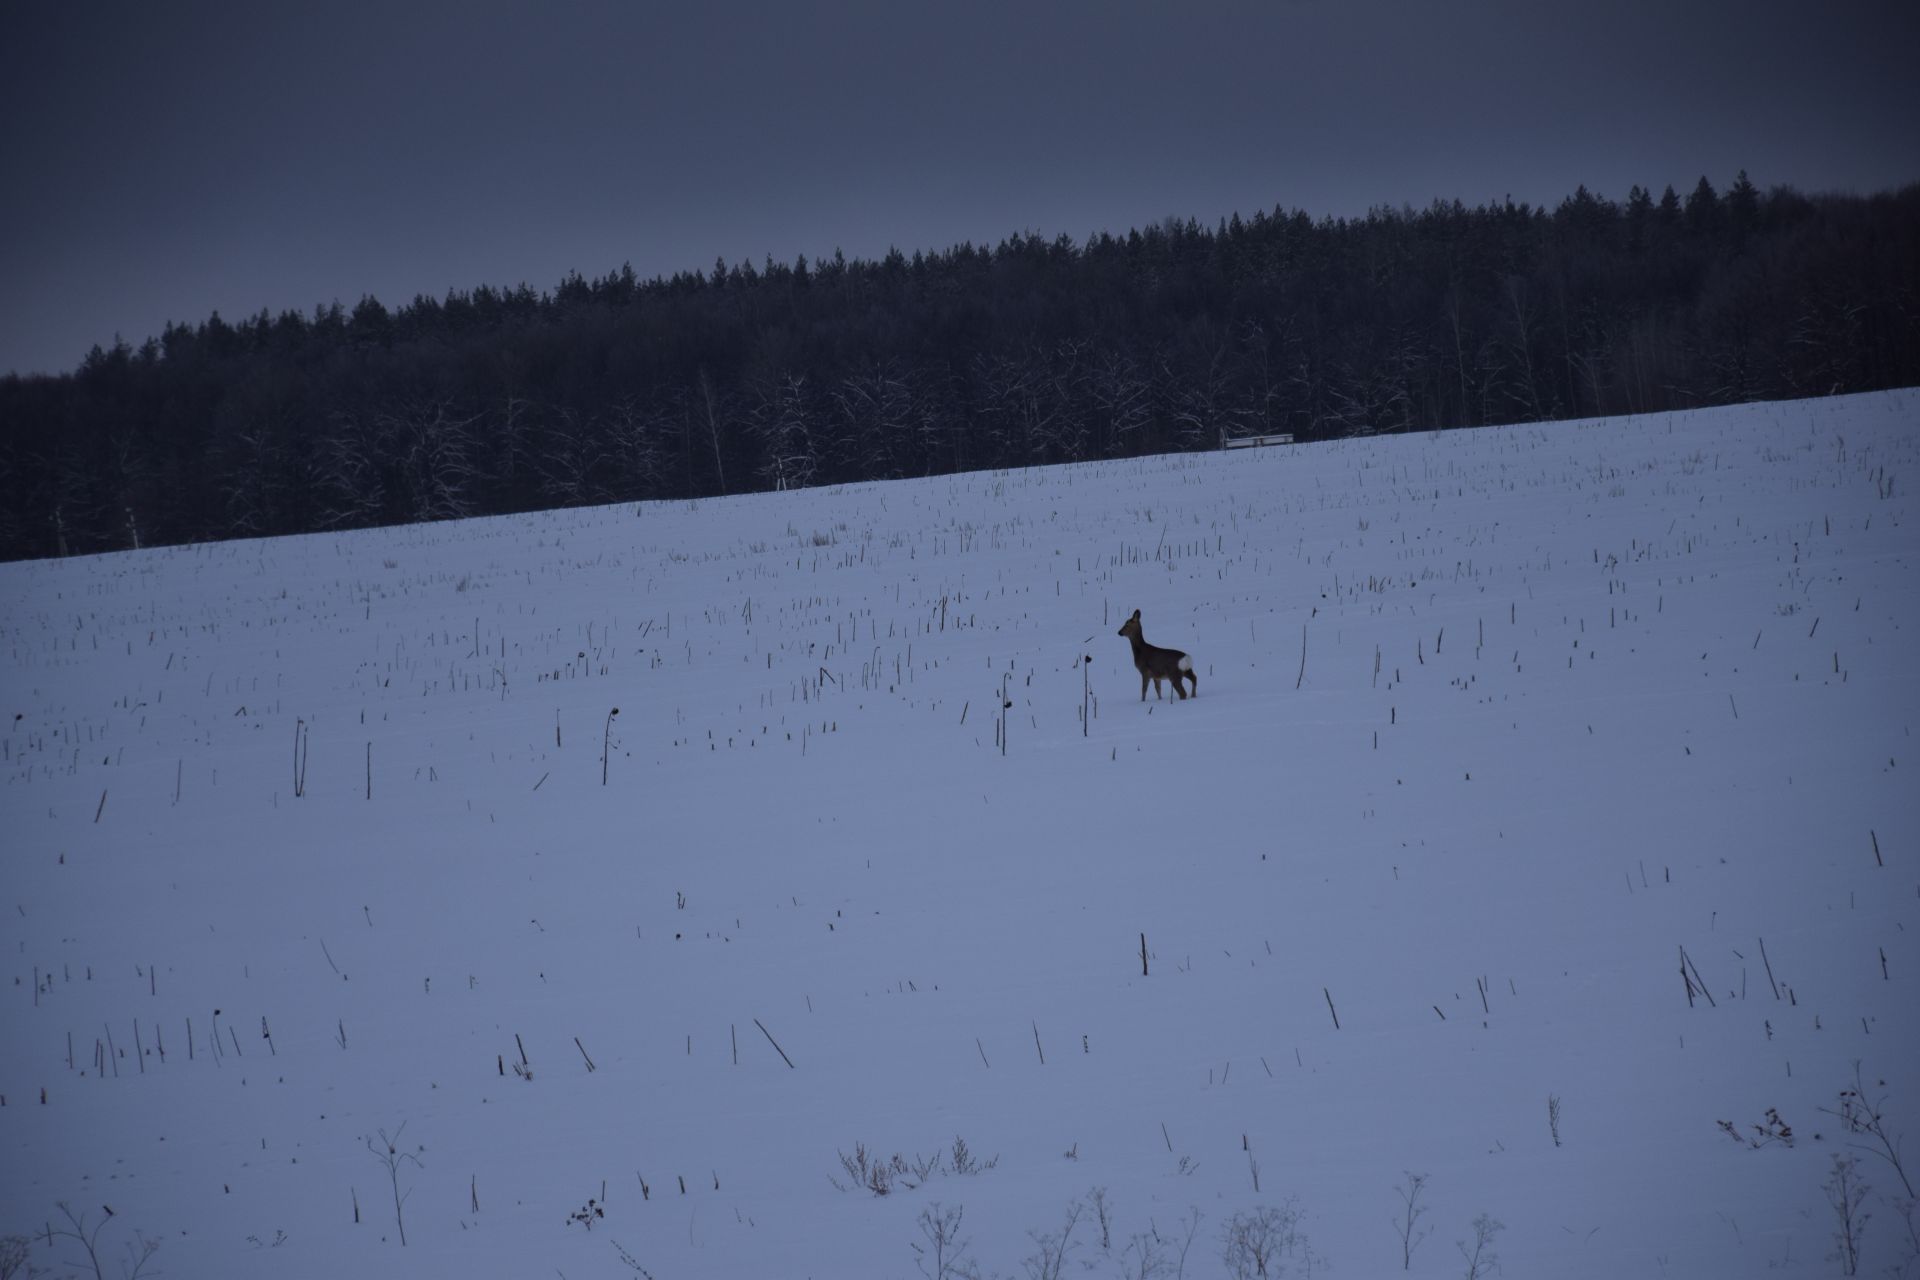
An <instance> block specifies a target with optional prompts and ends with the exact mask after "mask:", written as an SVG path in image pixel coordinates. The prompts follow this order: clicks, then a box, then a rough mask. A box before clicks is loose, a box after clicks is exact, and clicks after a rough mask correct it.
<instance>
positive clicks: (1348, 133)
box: [0, 0, 1920, 373]
mask: <svg viewBox="0 0 1920 1280" xmlns="http://www.w3.org/2000/svg"><path fill="white" fill-rule="evenodd" d="M1916 69H1920V4H1915V3H1913V2H1912V0H1904V2H1902V3H1865V2H1860V0H1744V3H1704V2H1702V0H1585V2H1584V3H1578V4H1568V3H1560V2H1559V0H1516V2H1512V3H1509V2H1507V0H1498V2H1495V0H1485V2H1482V0H1269V2H1268V3H1214V2H1211V0H1208V2H1202V0H1183V2H1181V3H1168V4H1141V3H1124V2H1120V0H1109V2H1104V3H1093V2H1089V3H1047V2H1046V0H1028V2H1027V3H1004V2H1002V0H980V2H976V3H971V4H958V3H954V4H946V3H923V2H921V0H876V2H875V3H862V4H826V5H810V4H804V3H799V2H798V0H792V2H779V0H764V2H763V0H756V2H742V3H727V2H724V0H683V2H681V3H674V4H653V3H645V2H643V0H626V2H618V3H616V2H612V0H609V2H606V3H566V2H563V0H546V2H545V3H527V4H517V3H499V2H495V0H461V2H458V3H455V2H444V3H441V2H435V3H427V2H424V0H422V2H418V3H410V2H408V0H379V2H377V3H359V2H358V0H327V2H326V3H321V4H311V5H306V4H294V3H278V2H269V3H261V2H260V0H247V2H246V3H235V4H206V3H191V2H188V3H180V2H175V0H168V2H167V3H154V2H152V0H142V2H141V3H138V4H130V3H129V4H100V3H86V2H85V0H72V2H66V3H61V2H57V0H56V2H53V3H36V2H34V0H27V2H26V3H10V4H9V5H8V6H7V8H6V12H5V16H4V18H0V371H5V370H12V371H16V372H22V373H28V372H55V371H60V370H65V369H70V368H72V367H73V366H74V365H75V364H77V363H78V361H79V360H80V358H81V357H82V356H83V355H84V354H85V352H86V350H87V349H88V347H90V346H91V345H92V344H93V343H95V342H99V343H101V344H103V345H105V344H109V343H111V342H112V340H113V338H114V335H115V334H116V333H117V334H119V335H121V336H123V337H124V338H126V339H127V341H129V342H131V343H133V344H135V345H138V344H139V342H140V341H141V340H142V339H144V338H146V337H148V336H149V335H153V334H157V333H158V332H159V330H160V329H161V327H162V325H164V324H165V323H166V321H168V320H169V319H172V320H181V321H190V322H198V321H200V320H203V319H205V318H206V316H207V314H208V313H209V312H211V311H214V310H218V311H219V312H220V313H221V314H222V315H223V316H225V317H227V318H229V319H237V318H240V317H243V316H246V315H250V314H253V313H256V312H258V311H259V310H261V309H262V308H267V309H269V310H272V311H276V312H277V311H280V310H284V309H287V308H298V309H300V310H302V311H309V312H310V311H311V310H312V308H313V307H314V305H315V304H316V303H322V302H330V301H333V300H335V299H338V300H339V301H341V302H342V303H344V304H346V305H348V306H352V304H353V303H354V302H355V301H357V300H358V299H359V298H360V296H361V295H362V294H368V293H370V294H373V295H375V296H376V297H378V298H380V299H381V301H383V302H386V303H387V304H389V305H398V304H400V303H404V302H406V301H408V300H410V299H411V298H412V297H414V296H415V295H416V294H419V293H428V294H433V295H436V296H441V295H444V294H445V293H446V291H447V290H448V289H449V288H450V287H451V288H461V289H466V288H471V287H472V286H474V285H478V284H483V283H485V284H495V285H513V284H517V283H521V282H525V283H528V284H531V285H533V286H535V287H536V288H539V289H546V288H550V287H551V286H552V285H553V284H555V283H556V282H557V281H558V280H559V279H560V278H561V276H562V275H564V274H565V273H566V272H567V271H569V270H576V269H577V270H579V271H580V272H581V273H582V274H584V275H588V276H595V275H600V274H604V273H605V272H607V271H609V270H614V269H617V268H618V267H619V266H620V264H621V263H623V262H631V263H632V264H633V266H634V269H635V270H636V271H638V272H640V274H641V275H643V276H650V275H653V274H655V273H671V272H672V271H674V270H677V269H688V268H698V269H705V268H707V267H709V266H711V265H712V263H713V261H714V259H715V258H716V257H718V256H725V257H726V258H727V260H728V261H729V262H737V261H739V260H740V259H742V258H750V259H752V260H753V261H754V262H756V263H759V262H760V261H761V260H762V259H763V258H764V257H765V256H766V255H768V254H771V255H772V256H773V257H775V258H777V259H781V260H785V261H791V260H792V259H793V258H794V257H795V256H796V255H797V254H802V253H804V254H806V255H807V256H808V257H810V258H812V257H818V256H821V255H830V254H831V253H832V252H833V250H834V249H836V248H840V249H843V250H845V252H846V253H847V255H848V256H849V257H854V256H860V257H873V256H877V255H879V254H882V253H884V252H885V251H886V249H887V247H888V246H889V245H898V246H899V247H900V248H901V249H903V250H905V251H908V252H911V251H912V250H913V249H916V248H940V247H944V246H947V245H950V244H953V243H955V242H957V241H960V240H972V241H974V242H976V243H979V242H988V243H990V242H993V241H997V240H999V239H1000V238H1002V237H1003V236H1006V235H1008V234H1009V233H1013V232H1018V231H1021V230H1025V229H1032V230H1036V231H1039V232H1042V233H1044V234H1047V235H1049V236H1051V235H1055V234H1058V233H1060V232H1065V233H1067V234H1069V235H1072V236H1074V237H1075V238H1076V239H1078V238H1082V237H1084V236H1086V235H1087V234H1088V233H1089V232H1092V231H1096V230H1101V229H1108V230H1116V231H1121V230H1125V229H1126V228H1127V227H1130V226H1138V225H1143V224H1145V223H1148V222H1151V221H1156V220H1158V219H1161V218H1164V217H1167V216H1169V215H1178V216H1181V217H1187V216H1192V217H1195V218H1198V219H1200V220H1201V221H1202V222H1206V223H1212V222H1214V221H1216V220H1218V219H1219V218H1221V217H1223V216H1225V215H1227V214H1229V213H1232V212H1235V211H1238V212H1240V213H1242V214H1250V213H1252V212H1253V211H1254V210H1255V209H1259V208H1268V209H1270V208H1273V207H1274V206H1276V205H1282V206H1286V207H1287V208H1294V207H1298V208H1302V209H1305V210H1307V211H1308V212H1309V213H1312V214H1314V215H1316V216H1317V215H1321V214H1334V215H1345V214H1356V213H1364V212H1365V211H1366V210H1367V208H1368V207H1370V206H1374V205H1381V204H1389V205H1400V204H1408V203H1410V204H1413V205H1424V204H1426V203H1428V202H1429V201H1431V200H1432V199H1434V198H1436V197H1443V198H1447V199H1452V198H1454V197H1458V198H1460V199H1462V200H1465V201H1467V202H1469V203H1475V202H1479V201H1483V200H1488V199H1499V198H1502V197H1505V196H1507V195H1509V194H1511V195H1512V196H1513V198H1514V199H1516V200H1530V201H1534V202H1541V201H1546V202H1555V201H1557V200H1558V199H1559V198H1560V197H1561V196H1563V195H1565V194H1567V193H1568V192H1570V191H1572V190H1573V188H1574V186H1575V185H1576V184H1579V183H1583V182H1584V183H1586V184H1587V186H1588V187H1589V188H1591V189H1594V190H1596V191H1599V192H1601V193H1603V194H1605V195H1607V196H1610V197H1613V198H1616V199H1618V198H1620V197H1622V196H1624V195H1625V193H1626V190H1627V188H1628V186H1629V185H1630V184H1632V183H1635V182H1638V183H1641V184H1643V185H1645V186H1648V187H1650V188H1651V189H1653V190H1654V191H1655V192H1656V193H1658V191H1659V190H1660V188H1661V187H1662V186H1664V185H1666V184H1668V183H1671V184H1673V186H1674V187H1675V188H1677V189H1679V190H1680V191H1682V192H1683V193H1684V192H1685V191H1686V190H1687V189H1689V188H1690V187H1691V186H1692V184H1693V183H1694V182H1695V181H1697V180H1698V179H1699V177H1700V176H1701V175H1702V174H1705V175H1707V176H1708V177H1709V178H1710V179H1711V180H1712V181H1713V182H1714V183H1715V185H1716V186H1719V187H1721V188H1724V187H1725V185H1726V184H1727V182H1728V181H1730V180H1731V179H1732V178H1733V176H1734V174H1735V172H1736V171H1737V170H1739V169H1740V168H1742V167H1744V168H1746V169H1747V170H1748V171H1749V172H1750V174H1751V175H1752V177H1753V179H1754V181H1755V182H1756V183H1758V184H1760V185H1761V186H1763V187H1765V186H1770V185H1772V184H1775V183H1782V182H1784V183H1791V184H1792V185H1794V186H1797V187H1799V188H1801V189H1802V190H1805V191H1810V192H1811V191H1827V190H1841V191H1854V192H1868V191H1875V190H1881V189H1887V188H1891V187H1895V186H1899V185H1902V184H1905V183H1909V182H1913V181H1916V180H1920V71H1917V70H1916Z"/></svg>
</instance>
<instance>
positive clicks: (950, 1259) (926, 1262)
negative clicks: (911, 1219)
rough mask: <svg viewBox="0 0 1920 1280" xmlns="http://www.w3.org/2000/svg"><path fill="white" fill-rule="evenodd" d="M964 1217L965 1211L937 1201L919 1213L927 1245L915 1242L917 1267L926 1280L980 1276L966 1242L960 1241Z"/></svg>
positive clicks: (970, 1279)
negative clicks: (950, 1207)
mask: <svg viewBox="0 0 1920 1280" xmlns="http://www.w3.org/2000/svg"><path fill="white" fill-rule="evenodd" d="M965 1216H966V1210H965V1209H963V1208H960V1207H958V1206H956V1207H954V1208H952V1209H948V1208H944V1207H943V1206H942V1205H941V1204H940V1202H939V1201H938V1200H936V1201H934V1202H933V1203H932V1204H930V1205H928V1206H927V1207H926V1208H924V1209H922V1210H921V1211H920V1217H919V1219H918V1220H917V1222H918V1225H919V1227H920V1235H921V1236H922V1238H924V1239H925V1240H926V1243H925V1244H920V1243H918V1242H915V1244H914V1246H913V1254H914V1265H915V1266H916V1267H918V1268H919V1269H920V1274H921V1275H923V1276H925V1277H927V1280H974V1278H975V1277H977V1276H978V1275H979V1274H980V1272H979V1268H978V1267H977V1266H975V1265H974V1261H973V1259H972V1258H971V1257H970V1256H969V1255H968V1252H967V1241H965V1240H963V1239H961V1238H960V1221H961V1219H962V1218H964V1217H965Z"/></svg>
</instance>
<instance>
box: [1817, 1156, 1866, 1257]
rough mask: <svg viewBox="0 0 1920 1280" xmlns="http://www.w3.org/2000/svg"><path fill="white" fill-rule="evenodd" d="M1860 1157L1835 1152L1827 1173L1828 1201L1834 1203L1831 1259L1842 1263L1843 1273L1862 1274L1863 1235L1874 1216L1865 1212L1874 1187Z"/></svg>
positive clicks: (1826, 1188) (1829, 1255)
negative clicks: (1861, 1249)
mask: <svg viewBox="0 0 1920 1280" xmlns="http://www.w3.org/2000/svg"><path fill="white" fill-rule="evenodd" d="M1859 1166H1860V1157H1858V1156H1843V1155H1841V1154H1839V1153H1838V1152H1835V1153H1834V1157H1833V1171H1832V1172H1831V1173H1829V1174H1828V1175H1827V1181H1826V1185H1825V1190H1826V1193H1827V1203H1828V1204H1829V1205H1832V1206H1833V1216H1834V1227H1833V1252H1832V1253H1830V1254H1828V1255H1827V1260H1828V1261H1829V1262H1837V1263H1839V1264H1840V1274H1841V1275H1846V1276H1857V1275H1859V1274H1860V1237H1861V1236H1862V1235H1863V1234H1865V1232H1866V1229H1867V1222H1868V1220H1869V1219H1871V1218H1872V1217H1873V1215H1872V1214H1870V1213H1868V1212H1866V1209H1865V1205H1866V1200H1867V1192H1869V1191H1871V1190H1872V1189H1873V1188H1871V1187H1870V1186H1868V1185H1867V1182H1866V1179H1864V1178H1862V1177H1861V1176H1860V1167H1859Z"/></svg>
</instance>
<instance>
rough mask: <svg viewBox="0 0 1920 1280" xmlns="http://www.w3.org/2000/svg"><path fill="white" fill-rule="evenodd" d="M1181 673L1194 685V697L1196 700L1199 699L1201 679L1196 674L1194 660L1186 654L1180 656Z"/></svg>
mask: <svg viewBox="0 0 1920 1280" xmlns="http://www.w3.org/2000/svg"><path fill="white" fill-rule="evenodd" d="M1180 671H1181V673H1182V674H1183V675H1185V676H1186V677H1187V680H1188V682H1189V683H1191V684H1192V685H1193V696H1194V697H1196V698H1197V697H1199V696H1200V677H1199V676H1198V675H1197V674H1195V673H1194V670H1193V659H1192V658H1189V657H1188V656H1187V655H1186V654H1184V653H1183V654H1181V655H1180Z"/></svg>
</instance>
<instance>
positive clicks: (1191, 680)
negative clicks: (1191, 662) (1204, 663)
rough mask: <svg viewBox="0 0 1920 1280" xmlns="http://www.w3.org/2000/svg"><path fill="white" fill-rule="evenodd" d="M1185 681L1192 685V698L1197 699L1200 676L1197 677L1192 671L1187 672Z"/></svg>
mask: <svg viewBox="0 0 1920 1280" xmlns="http://www.w3.org/2000/svg"><path fill="white" fill-rule="evenodd" d="M1187 680H1188V682H1189V683H1191V684H1192V685H1193V696H1194V697H1196V698H1197V697H1199V696H1200V676H1199V674H1198V673H1197V672H1193V671H1189V672H1187Z"/></svg>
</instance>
